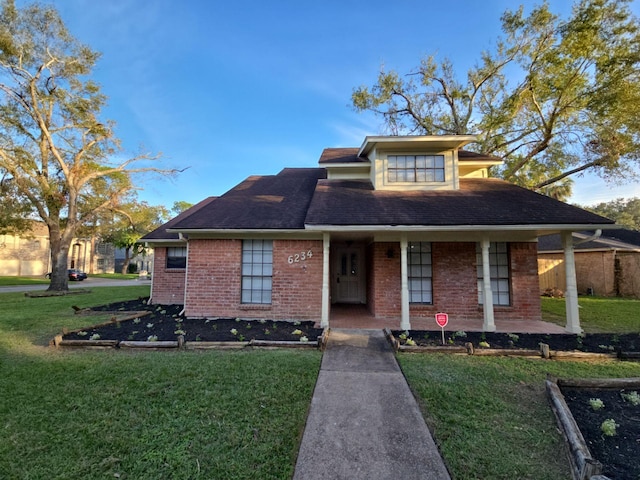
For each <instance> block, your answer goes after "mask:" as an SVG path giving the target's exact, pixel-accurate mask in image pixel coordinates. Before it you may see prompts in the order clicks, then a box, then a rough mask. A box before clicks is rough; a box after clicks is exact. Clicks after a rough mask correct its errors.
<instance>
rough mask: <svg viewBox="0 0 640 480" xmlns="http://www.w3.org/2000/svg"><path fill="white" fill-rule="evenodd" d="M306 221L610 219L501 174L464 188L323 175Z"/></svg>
mask: <svg viewBox="0 0 640 480" xmlns="http://www.w3.org/2000/svg"><path fill="white" fill-rule="evenodd" d="M305 223H306V224H307V225H344V226H346V225H412V226H457V225H460V226H463V225H464V226H468V225H495V226H500V225H505V226H506V225H561V224H608V223H613V221H612V220H609V219H606V218H604V217H600V216H599V215H595V214H593V213H590V212H587V211H585V210H582V209H579V208H576V207H573V206H571V205H568V204H566V203H562V202H558V201H556V200H553V199H552V198H549V197H546V196H544V195H540V194H537V193H535V192H532V191H530V190H527V189H524V188H521V187H518V186H516V185H513V184H510V183H508V182H505V181H502V180H497V179H461V180H460V190H453V191H444V190H434V191H401V192H400V191H388V190H387V191H382V190H377V191H376V190H374V189H373V186H372V185H371V182H369V181H368V180H321V181H319V182H318V186H317V188H316V192H315V194H314V196H313V201H312V202H311V206H310V208H309V211H308V213H307V218H306V222H305Z"/></svg>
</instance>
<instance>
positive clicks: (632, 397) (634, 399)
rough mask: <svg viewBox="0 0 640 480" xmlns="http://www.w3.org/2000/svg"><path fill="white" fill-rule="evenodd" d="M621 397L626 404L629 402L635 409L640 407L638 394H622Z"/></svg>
mask: <svg viewBox="0 0 640 480" xmlns="http://www.w3.org/2000/svg"><path fill="white" fill-rule="evenodd" d="M621 395H622V398H623V399H624V401H625V402H629V403H630V404H631V405H633V406H634V407H637V406H638V405H640V395H638V392H629V393H622V394H621Z"/></svg>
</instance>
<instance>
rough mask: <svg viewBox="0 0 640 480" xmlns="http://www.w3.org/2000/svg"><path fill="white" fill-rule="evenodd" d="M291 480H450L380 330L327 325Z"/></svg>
mask: <svg viewBox="0 0 640 480" xmlns="http://www.w3.org/2000/svg"><path fill="white" fill-rule="evenodd" d="M293 478H294V480H314V479H328V478H330V479H349V480H354V479H367V480H376V479H389V478H403V479H430V480H441V479H442V480H444V479H450V477H449V474H448V472H447V469H446V467H445V466H444V462H443V461H442V458H441V457H440V454H439V452H438V449H437V448H436V445H435V443H434V441H433V438H432V437H431V433H430V432H429V429H428V428H427V425H426V424H425V422H424V419H423V418H422V414H421V413H420V409H419V408H418V404H417V403H416V401H415V399H414V397H413V395H412V393H411V391H410V390H409V386H408V385H407V382H406V381H405V379H404V376H403V375H402V373H401V372H400V368H399V367H398V364H397V362H396V360H395V357H394V355H393V351H392V350H391V347H390V346H389V344H388V342H387V341H386V339H385V338H384V335H383V333H382V331H380V330H340V329H338V330H333V329H332V330H331V334H330V336H329V343H328V345H327V349H326V350H325V352H324V356H323V358H322V365H321V368H320V374H319V376H318V381H317V383H316V387H315V391H314V394H313V399H312V400H311V409H310V412H309V418H308V419H307V425H306V428H305V431H304V435H303V437H302V445H301V446H300V452H299V454H298V462H297V464H296V469H295V473H294V477H293Z"/></svg>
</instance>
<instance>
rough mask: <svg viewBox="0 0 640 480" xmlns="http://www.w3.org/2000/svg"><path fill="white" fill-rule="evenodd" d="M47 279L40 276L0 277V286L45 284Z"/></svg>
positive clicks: (47, 281)
mask: <svg viewBox="0 0 640 480" xmlns="http://www.w3.org/2000/svg"><path fill="white" fill-rule="evenodd" d="M48 283H49V279H48V278H45V277H44V276H42V277H0V287H8V286H13V285H47V284H48Z"/></svg>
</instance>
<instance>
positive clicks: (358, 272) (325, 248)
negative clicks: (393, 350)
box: [143, 135, 613, 332]
mask: <svg viewBox="0 0 640 480" xmlns="http://www.w3.org/2000/svg"><path fill="white" fill-rule="evenodd" d="M474 140H475V137H474V136H471V135H459V136H412V137H398V136H393V137H390V136H379V137H366V138H365V140H364V142H363V143H362V145H361V146H360V147H359V148H328V149H326V150H324V152H323V153H322V156H321V157H320V160H319V168H286V169H284V170H282V171H281V172H280V173H278V174H277V175H269V176H252V177H249V178H247V179H246V180H244V181H243V182H241V183H240V184H239V185H237V186H236V187H234V188H232V189H231V190H229V191H228V192H227V193H225V194H224V195H222V196H220V197H218V198H208V199H206V200H204V201H203V202H201V203H199V204H197V205H195V206H194V207H192V208H191V209H190V210H187V211H186V212H183V213H182V214H181V215H179V216H178V217H176V218H174V219H173V220H171V221H170V222H169V223H167V224H166V225H163V226H162V227H160V228H159V229H157V230H155V231H154V232H152V233H150V234H148V235H147V236H145V237H143V240H146V241H147V242H148V244H149V245H150V246H152V247H154V248H155V266H154V270H153V272H154V275H153V283H152V299H151V301H152V303H160V304H162V303H180V304H183V305H184V312H185V314H186V315H187V316H189V317H201V318H202V317H220V316H232V317H244V318H271V319H310V320H315V321H318V322H320V324H321V325H322V326H329V320H330V312H331V308H332V306H333V305H335V304H343V303H356V304H362V305H365V306H366V308H367V309H368V311H369V312H370V314H371V315H372V316H374V317H375V318H378V319H380V321H381V325H383V324H384V320H385V319H393V318H396V319H397V318H400V320H401V328H403V329H409V328H411V319H412V318H420V317H431V318H433V315H434V314H435V313H436V312H441V311H443V312H447V313H449V315H450V316H453V317H455V318H461V319H469V320H477V321H478V322H479V325H480V323H481V324H482V328H483V329H484V330H486V331H492V330H495V328H496V327H495V321H496V319H498V320H502V319H505V320H507V319H509V320H521V321H523V322H526V321H528V320H540V319H541V313H540V290H539V283H538V269H537V237H538V236H539V235H543V234H551V233H562V234H563V238H564V239H565V253H566V255H567V258H568V259H569V260H570V261H568V262H567V265H568V267H567V268H568V269H569V270H570V269H571V268H572V267H573V260H572V255H573V248H572V244H571V241H570V240H571V233H572V232H574V231H582V230H585V229H596V228H608V227H610V226H611V225H612V223H613V222H612V221H611V220H608V219H606V218H603V217H600V216H598V215H595V214H593V213H590V212H587V211H585V210H582V209H579V208H576V207H573V206H570V205H567V204H565V203H562V202H558V201H556V200H553V199H551V198H549V197H546V196H543V195H539V194H537V193H534V192H532V191H529V190H526V189H524V188H521V187H518V186H515V185H512V184H510V183H507V182H504V181H502V180H497V179H490V178H487V177H488V174H487V169H488V168H489V167H490V166H493V165H498V164H500V163H501V160H500V159H498V158H495V157H487V156H483V155H479V154H475V153H471V152H467V151H464V150H460V148H461V147H463V146H464V145H465V144H468V143H470V142H473V141H474ZM571 272H572V271H570V272H569V276H571ZM569 290H570V291H571V289H570V288H569ZM573 292H574V295H573V297H571V295H569V298H568V301H567V329H568V330H569V331H575V332H577V331H580V330H581V329H580V324H579V316H578V306H577V294H576V293H575V287H574V289H573Z"/></svg>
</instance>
